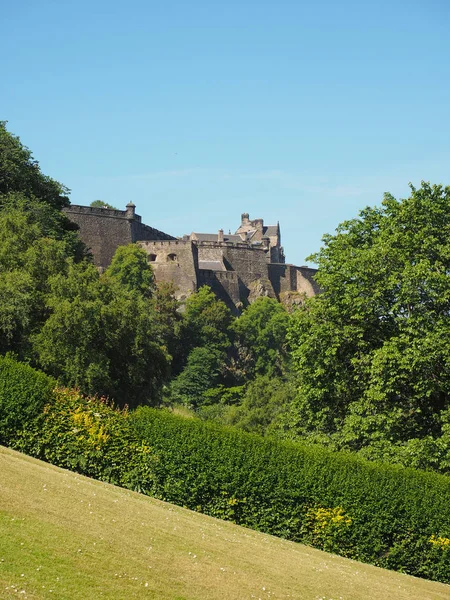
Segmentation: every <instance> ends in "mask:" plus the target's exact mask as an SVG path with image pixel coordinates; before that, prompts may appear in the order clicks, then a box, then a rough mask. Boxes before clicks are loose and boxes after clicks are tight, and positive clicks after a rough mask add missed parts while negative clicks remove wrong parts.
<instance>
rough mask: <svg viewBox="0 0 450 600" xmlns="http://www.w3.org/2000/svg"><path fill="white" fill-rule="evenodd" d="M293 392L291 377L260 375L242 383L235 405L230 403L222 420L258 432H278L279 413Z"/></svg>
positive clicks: (285, 408)
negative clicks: (242, 389)
mask: <svg viewBox="0 0 450 600" xmlns="http://www.w3.org/2000/svg"><path fill="white" fill-rule="evenodd" d="M294 396H295V387H294V385H293V383H292V381H289V380H288V381H286V380H284V379H281V378H280V377H269V376H268V375H261V376H258V377H256V378H255V379H254V380H253V381H251V382H250V383H249V384H248V386H247V387H246V390H245V393H244V395H243V398H242V402H241V403H240V405H239V406H231V407H230V410H229V411H228V413H227V414H226V416H225V418H224V417H222V421H223V423H224V424H228V425H234V426H235V427H238V428H239V429H243V430H244V431H251V432H253V433H258V434H260V435H275V436H276V435H278V431H277V430H278V428H279V427H280V426H281V417H282V415H284V414H285V412H286V411H287V410H288V407H289V404H290V402H291V400H292V399H293V397H294Z"/></svg>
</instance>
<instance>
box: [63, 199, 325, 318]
mask: <svg viewBox="0 0 450 600" xmlns="http://www.w3.org/2000/svg"><path fill="white" fill-rule="evenodd" d="M64 212H65V213H66V214H67V216H68V217H69V218H70V219H71V220H72V221H73V222H74V223H76V224H77V225H78V226H79V229H80V235H81V238H82V240H83V241H84V242H85V244H86V245H87V246H88V247H89V248H90V249H91V252H92V254H93V257H94V262H95V264H96V265H97V266H98V267H99V268H100V269H105V268H106V267H108V265H109V264H110V263H111V260H112V257H113V255H114V252H115V251H116V249H117V247H118V246H122V245H126V244H130V243H138V244H139V245H140V246H141V247H142V248H143V249H144V250H145V251H146V253H147V256H148V261H149V263H150V264H151V266H152V268H153V271H154V273H155V279H156V281H167V282H172V283H173V284H174V286H175V288H176V297H177V298H178V299H180V300H184V299H185V298H187V297H188V296H189V295H190V294H192V293H193V292H195V291H197V290H198V288H199V287H201V286H202V285H209V286H210V287H211V289H212V290H213V291H214V292H215V294H216V295H217V296H218V297H219V298H220V299H222V300H223V301H224V302H225V303H226V304H227V305H228V306H229V307H230V308H231V309H232V310H233V312H235V313H236V312H238V311H239V310H240V308H241V307H242V306H245V305H246V304H247V303H248V302H252V301H253V300H255V299H256V298H258V297H260V296H269V297H271V298H278V299H281V298H282V297H283V295H286V294H290V295H291V296H292V295H293V298H294V300H293V301H294V302H297V303H298V302H300V301H301V298H303V297H304V296H313V295H315V294H317V293H318V291H319V289H318V286H317V284H316V282H315V281H314V279H313V275H314V273H315V272H316V270H315V269H310V268H308V267H296V266H294V265H289V264H285V263H284V262H280V263H274V262H272V261H273V256H272V254H273V253H272V250H273V248H269V244H268V240H266V242H267V243H263V242H264V241H265V240H262V242H258V241H257V242H256V243H247V242H244V241H243V242H242V243H241V242H239V241H238V242H236V241H233V242H231V241H221V240H220V238H218V240H217V241H204V240H203V241H202V240H198V239H197V240H192V239H189V238H187V236H185V238H183V239H177V238H174V237H173V236H170V235H168V234H166V233H163V232H162V231H158V230H157V229H154V228H153V227H149V226H148V225H144V224H143V223H142V220H141V217H140V216H139V215H136V213H135V207H134V204H131V203H130V204H128V205H127V207H126V210H124V211H122V210H114V209H108V208H97V207H90V206H74V205H72V206H69V207H68V208H66V209H64ZM243 216H245V214H244V215H243ZM259 222H260V225H261V229H262V226H263V225H262V223H263V221H262V219H256V220H255V221H252V222H251V223H252V224H253V223H256V224H257V225H258V224H259ZM277 239H278V241H279V227H278V226H277ZM222 240H223V236H222ZM274 248H275V249H277V250H278V251H279V252H281V255H282V258H283V260H284V255H283V254H282V249H281V247H278V246H276V247H275V246H274ZM277 256H278V255H277Z"/></svg>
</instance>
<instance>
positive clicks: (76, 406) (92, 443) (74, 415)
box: [14, 389, 156, 495]
mask: <svg viewBox="0 0 450 600" xmlns="http://www.w3.org/2000/svg"><path fill="white" fill-rule="evenodd" d="M14 447H15V448H16V449H17V450H21V451H22V452H25V453H27V454H30V455H31V456H34V457H36V458H40V459H42V460H45V461H47V462H49V463H51V464H53V465H57V466H59V467H64V468H66V469H71V470H72V471H76V472H77V473H81V474H83V475H87V476H88V477H93V478H95V479H100V480H101V481H107V482H109V483H113V484H115V485H120V486H122V487H125V488H128V489H132V490H135V491H138V492H142V493H145V494H149V495H150V494H151V493H152V492H153V483H154V476H153V468H154V464H155V460H156V459H155V456H154V454H153V452H152V449H151V448H150V447H149V446H148V444H146V443H145V442H144V441H143V440H142V439H141V437H140V436H139V434H138V433H137V432H136V430H135V429H134V428H133V427H132V426H131V424H130V413H129V412H128V410H126V409H119V408H115V407H114V406H112V405H111V404H109V403H108V402H106V401H105V400H103V399H100V398H90V397H85V396H82V395H81V394H80V393H79V392H78V391H77V390H70V389H56V390H55V391H54V396H53V399H52V400H51V402H49V403H48V404H47V405H46V406H45V408H44V412H43V418H42V419H40V420H36V421H34V423H32V424H30V426H29V427H28V428H27V430H26V431H22V432H21V434H20V435H19V436H18V437H17V438H16V439H15V442H14Z"/></svg>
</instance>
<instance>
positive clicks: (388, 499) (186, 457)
mask: <svg viewBox="0 0 450 600" xmlns="http://www.w3.org/2000/svg"><path fill="white" fill-rule="evenodd" d="M131 418H132V421H133V423H134V426H135V427H136V430H137V431H138V432H139V435H140V436H141V437H142V438H143V439H144V440H145V442H146V443H147V444H149V445H150V446H151V447H152V449H153V451H154V452H155V453H156V454H157V456H158V462H157V463H156V465H155V477H156V481H155V487H154V490H155V493H156V495H157V496H158V497H160V498H162V499H164V500H167V501H169V502H173V503H176V504H179V505H181V506H186V507H188V508H191V509H194V510H198V511H201V512H204V513H206V514H209V515H213V516H216V517H220V518H224V519H229V520H231V521H234V522H235V523H238V524H240V525H244V526H247V527H251V528H254V529H258V530H260V531H264V532H266V533H270V534H273V535H277V536H282V537H284V538H287V539H290V540H294V541H298V542H306V543H310V544H312V545H314V546H316V547H319V548H322V549H325V550H327V551H331V552H336V553H339V554H342V555H344V556H347V557H350V558H354V559H357V560H361V561H364V562H370V563H373V564H375V565H378V566H381V567H387V568H390V569H395V570H398V571H403V572H405V573H410V574H412V575H416V576H421V577H427V578H429V579H435V580H439V581H443V582H447V583H450V479H449V478H448V477H445V476H441V475H437V474H434V473H426V472H421V471H416V470H413V469H404V468H401V467H396V466H392V465H383V464H376V463H372V462H366V461H363V460H361V459H359V458H357V457H355V456H354V455H351V454H347V453H332V452H329V451H327V450H325V449H324V448H320V447H315V446H310V445H299V444H290V443H283V442H279V441H275V440H268V439H266V438H261V437H258V436H256V435H252V434H247V433H244V432H241V431H237V430H233V429H231V428H223V427H220V426H217V425H214V424H210V423H204V422H200V421H196V420H187V419H183V418H180V417H177V416H174V415H171V414H169V413H166V412H163V411H158V410H154V409H149V408H140V409H138V410H137V411H135V412H134V413H133V414H132V415H131ZM446 540H448V542H447V541H446Z"/></svg>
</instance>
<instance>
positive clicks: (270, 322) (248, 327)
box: [233, 297, 289, 379]
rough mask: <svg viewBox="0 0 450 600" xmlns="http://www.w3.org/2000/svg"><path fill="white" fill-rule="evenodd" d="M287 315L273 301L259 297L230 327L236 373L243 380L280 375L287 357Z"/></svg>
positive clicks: (284, 367) (280, 306) (281, 307)
mask: <svg viewBox="0 0 450 600" xmlns="http://www.w3.org/2000/svg"><path fill="white" fill-rule="evenodd" d="M288 324H289V314H288V313H287V311H286V309H285V308H284V307H283V306H282V305H281V304H280V303H279V302H277V300H274V299H273V298H267V297H263V298H258V299H257V300H255V302H253V303H252V304H250V306H248V307H247V308H246V309H245V311H244V312H243V313H242V315H241V316H240V317H239V318H238V319H236V321H235V322H234V324H233V330H234V332H235V334H236V336H235V342H234V345H235V349H236V357H237V358H236V359H235V370H237V371H239V372H240V373H241V376H243V377H244V378H245V379H249V378H252V377H254V376H255V375H269V376H277V375H281V374H282V373H283V372H284V371H285V370H286V363H287V358H288V353H287V347H286V333H287V328H288Z"/></svg>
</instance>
